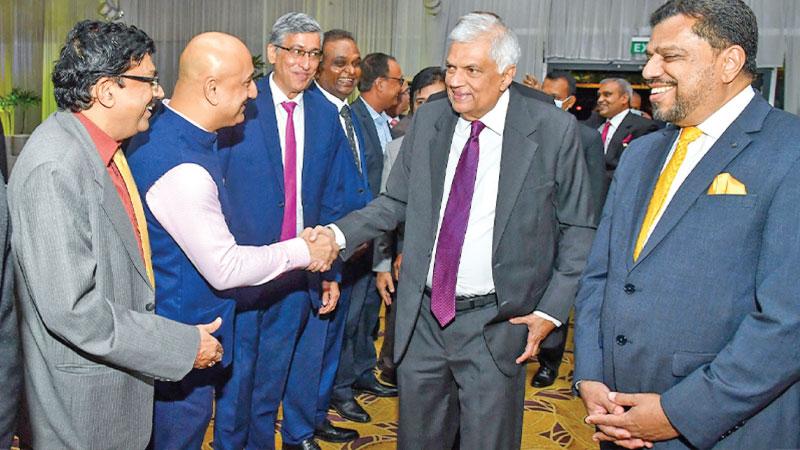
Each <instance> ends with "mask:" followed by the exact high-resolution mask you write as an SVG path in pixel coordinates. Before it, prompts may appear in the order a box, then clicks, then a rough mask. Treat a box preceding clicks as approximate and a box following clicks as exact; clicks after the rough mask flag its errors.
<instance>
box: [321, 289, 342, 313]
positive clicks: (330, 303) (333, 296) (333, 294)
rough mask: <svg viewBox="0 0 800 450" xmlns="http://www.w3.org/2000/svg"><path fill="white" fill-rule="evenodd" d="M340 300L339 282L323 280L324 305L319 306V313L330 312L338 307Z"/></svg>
mask: <svg viewBox="0 0 800 450" xmlns="http://www.w3.org/2000/svg"><path fill="white" fill-rule="evenodd" d="M338 302H339V283H337V282H335V281H323V282H322V306H321V307H320V308H319V315H320V316H321V315H323V314H328V313H329V312H331V311H333V310H334V309H336V304H337V303H338Z"/></svg>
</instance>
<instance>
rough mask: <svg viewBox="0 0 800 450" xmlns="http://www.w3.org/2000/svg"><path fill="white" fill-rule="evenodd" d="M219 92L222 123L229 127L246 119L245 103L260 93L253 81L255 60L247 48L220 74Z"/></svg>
mask: <svg viewBox="0 0 800 450" xmlns="http://www.w3.org/2000/svg"><path fill="white" fill-rule="evenodd" d="M217 93H218V95H219V105H220V111H219V114H220V119H221V120H222V123H221V124H220V125H221V126H222V127H229V126H233V125H236V124H238V123H241V122H242V121H244V109H245V105H246V104H247V102H248V101H249V100H250V99H254V98H256V95H257V94H258V92H257V90H256V85H255V83H253V60H252V58H251V57H250V53H249V52H247V51H246V48H243V49H242V50H240V51H239V54H238V55H237V57H236V58H235V59H234V58H231V61H229V62H228V66H227V70H226V71H225V73H224V74H223V75H221V76H220V80H219V83H218V85H217Z"/></svg>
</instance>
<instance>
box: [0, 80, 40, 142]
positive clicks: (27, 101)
mask: <svg viewBox="0 0 800 450" xmlns="http://www.w3.org/2000/svg"><path fill="white" fill-rule="evenodd" d="M41 101H42V98H41V97H39V96H38V95H36V93H35V92H33V91H28V90H24V89H20V88H17V87H15V88H13V89H11V92H10V93H9V94H7V95H0V111H2V112H3V114H4V115H5V117H6V123H7V124H9V126H10V124H11V122H12V121H11V118H12V117H13V115H14V110H16V109H17V108H20V109H21V110H22V127H21V128H20V130H21V131H22V132H23V133H25V111H26V110H27V109H28V108H29V107H31V106H34V105H38V104H39V103H40V102H41ZM8 131H9V134H14V130H8Z"/></svg>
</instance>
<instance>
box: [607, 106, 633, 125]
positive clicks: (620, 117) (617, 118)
mask: <svg viewBox="0 0 800 450" xmlns="http://www.w3.org/2000/svg"><path fill="white" fill-rule="evenodd" d="M630 111H631V110H630V108H625V109H623V110H622V111H620V112H618V113H617V115H616V116H614V117H612V118H611V119H609V121H610V122H611V125H613V126H614V128H618V127H619V124H621V123H622V121H623V120H624V119H625V116H627V115H628V113H629V112H630Z"/></svg>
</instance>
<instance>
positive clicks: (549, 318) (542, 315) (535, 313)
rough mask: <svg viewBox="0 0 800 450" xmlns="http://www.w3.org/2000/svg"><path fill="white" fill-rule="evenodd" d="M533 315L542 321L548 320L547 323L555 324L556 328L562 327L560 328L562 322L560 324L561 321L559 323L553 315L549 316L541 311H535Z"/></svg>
mask: <svg viewBox="0 0 800 450" xmlns="http://www.w3.org/2000/svg"><path fill="white" fill-rule="evenodd" d="M533 314H534V315H536V316H538V317H541V318H542V319H544V320H546V321H548V322H552V323H553V325H555V326H556V328H558V327H560V326H561V322H560V321H558V320H556V319H555V318H553V317H552V316H551V315H549V314H545V313H543V312H541V311H534V312H533Z"/></svg>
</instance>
